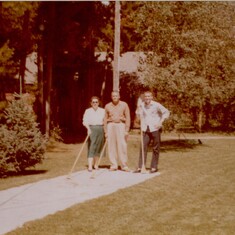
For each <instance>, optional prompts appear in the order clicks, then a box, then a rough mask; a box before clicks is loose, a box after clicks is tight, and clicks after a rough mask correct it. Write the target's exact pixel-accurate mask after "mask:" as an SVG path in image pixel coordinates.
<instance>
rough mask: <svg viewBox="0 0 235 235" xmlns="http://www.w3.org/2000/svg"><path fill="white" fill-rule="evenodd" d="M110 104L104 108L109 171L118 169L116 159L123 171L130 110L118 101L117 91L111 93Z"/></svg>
mask: <svg viewBox="0 0 235 235" xmlns="http://www.w3.org/2000/svg"><path fill="white" fill-rule="evenodd" d="M111 99H112V102H110V103H108V104H106V106H105V118H104V132H105V137H106V138H107V139H108V153H109V160H110V162H111V166H110V171H116V170H117V169H118V159H119V160H120V163H121V168H122V170H123V171H126V172H129V171H130V170H129V168H128V166H127V161H128V157H127V137H128V133H129V129H130V120H131V118H130V110H129V107H128V104H127V103H126V102H124V101H121V100H120V94H119V92H118V91H113V92H112V93H111Z"/></svg>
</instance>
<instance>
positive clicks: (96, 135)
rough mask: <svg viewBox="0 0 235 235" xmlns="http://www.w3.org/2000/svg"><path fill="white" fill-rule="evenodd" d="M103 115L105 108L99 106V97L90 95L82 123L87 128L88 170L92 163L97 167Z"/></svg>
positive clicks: (90, 169)
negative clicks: (88, 105)
mask: <svg viewBox="0 0 235 235" xmlns="http://www.w3.org/2000/svg"><path fill="white" fill-rule="evenodd" d="M104 116H105V110H104V109H103V108H100V107H99V98H98V97H97V96H93V97H91V108H88V109H86V111H85V113H84V115H83V125H84V126H85V127H86V128H87V134H88V135H89V137H90V138H89V141H88V171H90V172H91V171H92V164H93V163H94V167H95V169H97V168H98V166H97V163H98V158H99V155H100V152H101V150H102V147H103V144H104V128H103V125H104Z"/></svg>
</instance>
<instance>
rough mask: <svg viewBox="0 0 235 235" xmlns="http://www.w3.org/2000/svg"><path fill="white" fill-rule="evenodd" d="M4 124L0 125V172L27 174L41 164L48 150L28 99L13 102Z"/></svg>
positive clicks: (6, 111) (7, 110) (7, 111)
mask: <svg viewBox="0 0 235 235" xmlns="http://www.w3.org/2000/svg"><path fill="white" fill-rule="evenodd" d="M5 120H6V121H5V123H4V124H3V125H1V126H0V139H1V142H0V172H1V173H2V175H3V174H6V173H7V172H9V171H12V170H13V171H16V172H20V171H24V170H25V169H26V168H27V167H31V166H35V165H36V164H37V163H41V162H42V160H43V158H44V153H45V151H46V138H45V137H44V135H42V133H41V132H40V130H39V128H38V123H36V121H35V120H36V117H35V114H34V112H33V109H32V106H31V105H30V104H28V102H27V100H25V99H24V98H20V99H18V100H13V101H12V103H10V104H9V106H8V107H7V108H6V110H5Z"/></svg>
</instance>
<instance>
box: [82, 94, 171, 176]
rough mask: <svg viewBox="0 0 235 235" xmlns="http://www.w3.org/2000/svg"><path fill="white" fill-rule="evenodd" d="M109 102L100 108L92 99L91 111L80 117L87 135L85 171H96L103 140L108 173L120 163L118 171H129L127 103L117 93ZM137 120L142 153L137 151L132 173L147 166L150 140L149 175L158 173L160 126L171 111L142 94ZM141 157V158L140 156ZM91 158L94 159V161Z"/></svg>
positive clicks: (128, 114) (128, 112) (95, 99)
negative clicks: (135, 163) (140, 132)
mask: <svg viewBox="0 0 235 235" xmlns="http://www.w3.org/2000/svg"><path fill="white" fill-rule="evenodd" d="M111 99H112V101H111V102H110V103H108V104H106V106H105V109H103V108H100V107H99V98H98V97H96V96H93V97H92V98H91V108H89V109H86V111H85V113H84V116H83V125H84V126H85V127H86V128H87V131H88V135H90V138H89V142H88V171H92V168H93V164H94V168H95V169H96V168H98V165H97V161H98V158H99V155H100V153H101V150H102V147H103V144H104V137H105V138H106V139H107V141H108V155H109V160H110V163H111V166H110V171H116V170H117V169H118V161H120V164H121V169H122V170H123V171H127V172H129V171H130V169H129V167H128V165H127V162H128V156H127V138H128V134H129V130H130V124H131V120H130V109H129V106H128V104H127V103H126V102H124V101H121V100H120V94H119V92H118V91H113V92H112V93H111ZM136 115H137V118H138V119H139V120H140V123H141V127H140V128H141V131H142V133H143V135H141V136H142V137H143V140H142V141H143V151H142V149H141V150H140V154H139V162H138V168H137V170H135V171H134V173H140V172H141V167H142V165H143V159H144V165H145V164H146V159H147V150H148V146H149V144H150V142H151V141H153V149H152V161H151V166H150V167H151V169H150V173H155V172H157V171H158V161H159V152H160V136H161V129H162V124H163V122H164V120H165V119H166V118H168V117H169V115H170V112H169V110H168V109H166V108H165V107H164V106H163V105H161V104H160V103H158V102H156V101H153V94H152V92H150V91H147V92H145V93H144V96H143V101H141V102H139V104H138V108H137V110H136ZM143 154H144V156H143ZM93 159H94V160H93Z"/></svg>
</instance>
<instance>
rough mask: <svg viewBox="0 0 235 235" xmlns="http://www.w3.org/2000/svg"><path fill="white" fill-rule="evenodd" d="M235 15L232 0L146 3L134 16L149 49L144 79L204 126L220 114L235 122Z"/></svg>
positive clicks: (144, 48) (172, 105)
mask: <svg viewBox="0 0 235 235" xmlns="http://www.w3.org/2000/svg"><path fill="white" fill-rule="evenodd" d="M234 15H235V14H234V4H230V3H226V2H145V3H143V4H141V5H140V6H139V7H138V8H137V9H136V11H135V12H132V14H131V16H130V15H129V17H131V19H132V21H133V22H135V23H134V24H135V25H136V29H135V30H136V32H138V34H139V35H140V36H139V38H141V41H140V42H139V43H138V44H137V46H136V49H138V50H140V51H144V52H148V53H147V57H146V60H145V61H144V62H143V66H141V68H140V70H139V73H138V76H139V82H140V83H142V84H144V85H145V86H147V87H149V88H151V89H152V90H154V91H155V92H157V93H158V99H159V100H162V101H164V102H165V103H166V104H167V105H169V106H170V108H171V110H172V111H173V114H177V115H180V114H182V113H189V114H190V119H191V120H192V121H193V123H194V124H196V125H198V126H199V127H200V128H201V126H202V124H208V123H209V122H211V123H210V125H212V122H213V120H215V119H216V120H217V121H218V120H219V119H220V118H221V120H220V121H219V125H231V124H233V125H234V122H233V121H232V120H231V119H232V116H230V115H231V111H232V110H231V109H230V110H229V111H230V112H229V114H228V113H227V112H226V111H228V109H227V107H230V105H231V103H232V102H233V100H234V95H235V93H234V90H235V83H234V75H235V74H234V73H235V70H234V66H233V64H234V59H235V54H234V46H235V41H234V25H235V18H234ZM233 112H234V110H233ZM218 116H220V118H218ZM202 118H203V120H202ZM225 118H226V120H227V122H226V124H225V123H224V122H222V119H223V120H224V119H225ZM228 119H230V120H228ZM232 122H233V123H232Z"/></svg>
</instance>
